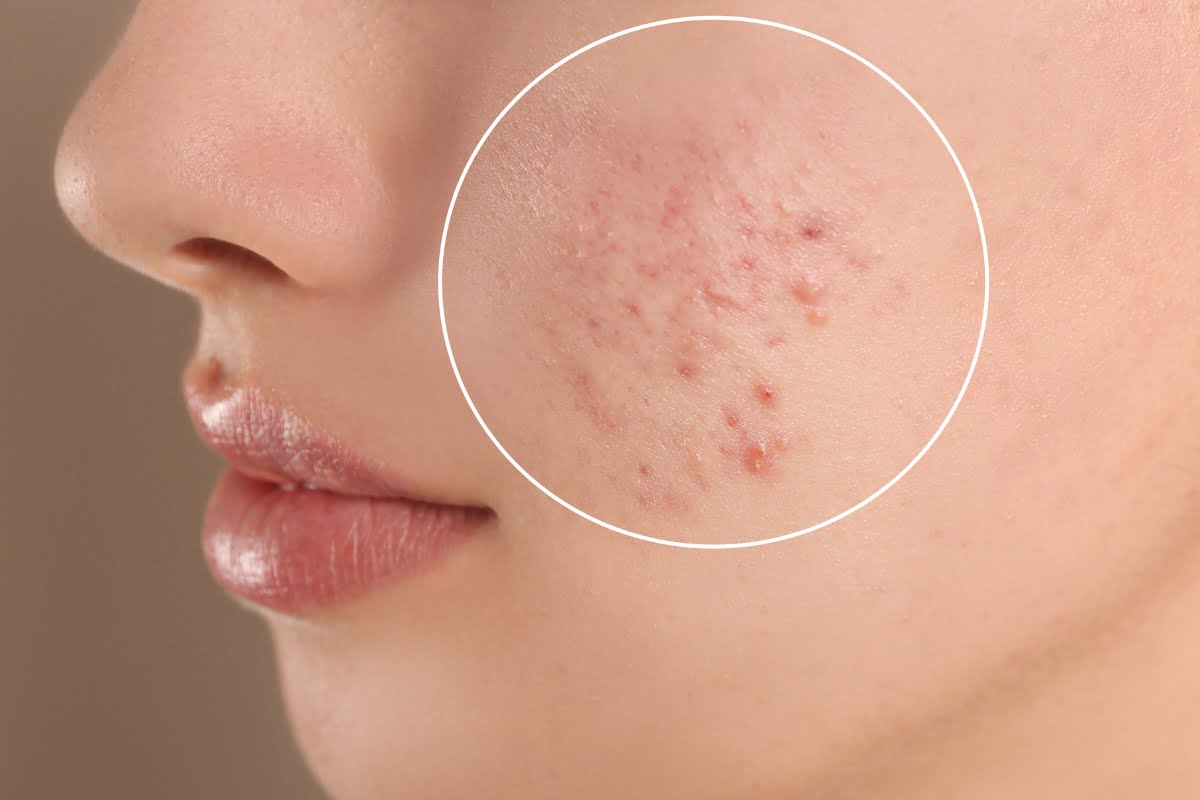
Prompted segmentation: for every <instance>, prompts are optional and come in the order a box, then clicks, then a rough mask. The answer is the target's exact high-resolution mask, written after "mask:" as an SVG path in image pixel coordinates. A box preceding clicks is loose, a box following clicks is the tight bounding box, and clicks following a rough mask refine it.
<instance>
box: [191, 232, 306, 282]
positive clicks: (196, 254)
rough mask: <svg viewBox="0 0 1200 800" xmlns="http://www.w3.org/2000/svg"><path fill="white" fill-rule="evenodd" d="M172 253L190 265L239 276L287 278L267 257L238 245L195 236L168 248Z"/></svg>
mask: <svg viewBox="0 0 1200 800" xmlns="http://www.w3.org/2000/svg"><path fill="white" fill-rule="evenodd" d="M172 254H173V255H174V256H175V257H176V258H177V259H179V260H181V261H184V262H186V263H187V264H188V265H189V266H190V267H192V268H194V269H202V270H205V271H209V272H212V273H217V274H219V275H228V276H230V277H237V278H240V279H241V280H247V279H248V280H268V281H273V282H275V281H287V280H289V276H288V274H287V273H286V272H284V271H283V270H282V269H280V268H279V267H277V266H276V265H275V264H274V263H273V262H271V261H270V260H268V259H266V258H264V257H262V256H260V255H259V254H258V253H256V252H254V251H253V250H250V249H248V248H245V247H242V246H241V245H236V244H233V243H232V242H227V241H225V240H223V239H214V238H211V237H208V236H199V237H196V238H193V239H188V240H187V241H186V242H181V243H180V244H177V245H175V247H173V248H172Z"/></svg>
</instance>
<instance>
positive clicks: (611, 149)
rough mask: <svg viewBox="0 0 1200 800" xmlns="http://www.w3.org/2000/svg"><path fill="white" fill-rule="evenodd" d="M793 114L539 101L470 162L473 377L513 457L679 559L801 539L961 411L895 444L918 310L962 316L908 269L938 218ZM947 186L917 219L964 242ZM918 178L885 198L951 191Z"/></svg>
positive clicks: (773, 96)
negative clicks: (621, 113) (554, 107)
mask: <svg viewBox="0 0 1200 800" xmlns="http://www.w3.org/2000/svg"><path fill="white" fill-rule="evenodd" d="M797 100H798V98H794V97H793V98H787V97H783V96H781V94H780V92H779V90H778V89H773V88H771V87H770V85H769V84H768V88H766V89H763V90H760V91H756V92H750V93H734V94H731V95H729V96H727V97H720V98H718V99H714V98H713V97H708V98H707V99H706V101H705V102H700V103H698V104H694V105H691V106H689V107H687V108H686V109H680V108H676V107H673V106H670V105H669V104H667V106H665V107H664V108H663V109H660V110H653V109H651V110H645V109H639V111H638V113H635V114H630V115H627V116H626V117H625V118H623V119H622V121H621V122H618V123H614V124H608V123H606V121H605V119H606V118H605V116H604V115H603V114H597V115H594V116H593V115H592V114H590V113H586V112H585V113H581V114H579V115H578V116H576V117H575V118H572V119H569V120H566V121H562V120H564V117H565V116H566V115H564V114H563V113H562V112H561V111H558V112H555V111H549V110H547V109H545V108H543V109H541V110H540V111H538V110H536V109H537V107H536V104H535V105H533V107H531V108H530V109H529V110H527V111H526V112H525V113H524V114H516V115H515V116H514V118H512V119H511V120H506V123H509V122H511V123H512V124H511V127H510V128H502V129H498V131H497V133H496V134H495V135H494V137H493V140H491V141H489V144H488V146H487V147H485V149H484V151H482V152H481V156H480V158H479V159H478V160H477V162H476V164H475V165H474V167H473V171H472V173H471V175H470V177H469V178H468V183H467V184H465V185H464V189H463V193H462V196H461V197H460V201H459V208H458V209H456V212H455V221H454V226H453V228H452V235H451V236H450V237H449V239H448V244H447V260H446V276H447V277H446V281H447V283H446V285H447V289H446V292H447V310H448V316H447V319H448V324H449V327H450V335H451V341H452V343H453V344H454V346H455V351H456V357H457V360H458V364H459V367H460V370H461V372H462V375H463V378H464V381H465V383H466V386H467V389H468V391H469V392H470V393H471V395H472V399H473V401H474V402H475V403H476V405H477V408H478V409H479V411H480V413H481V415H482V416H483V418H484V421H485V422H486V423H487V424H488V426H489V428H490V429H491V430H492V432H493V433H494V434H495V435H496V436H497V438H498V440H499V441H500V443H501V444H502V445H503V446H504V447H505V448H506V449H507V450H508V451H509V453H510V454H511V455H513V457H514V458H516V459H517V461H518V462H519V463H521V465H522V466H523V467H524V468H525V469H527V470H528V471H529V472H530V473H531V474H532V475H533V476H534V477H535V478H536V479H537V480H539V481H540V482H541V483H543V484H544V485H546V486H547V487H548V488H550V489H551V490H552V491H554V492H556V493H557V494H559V495H560V496H561V497H563V499H565V500H567V501H568V502H571V503H572V504H574V505H576V506H578V507H580V508H582V510H584V511H587V512H588V513H591V514H594V515H596V516H599V517H600V518H602V519H604V520H605V521H607V522H610V523H613V524H616V525H619V526H622V527H626V528H630V529H632V530H635V531H637V532H639V533H646V534H649V535H654V536H663V537H664V538H672V539H685V540H687V539H697V540H713V541H716V540H722V539H725V540H730V539H741V540H747V539H750V538H761V537H763V536H769V535H778V534H780V533H786V532H788V531H790V530H797V529H799V528H801V527H805V526H806V525H811V524H814V523H816V522H819V521H820V520H821V519H823V518H825V517H828V516H830V515H833V514H836V513H838V512H839V511H841V510H843V509H844V508H846V507H848V506H849V505H852V504H853V503H854V502H857V501H858V500H860V499H861V498H862V497H864V496H866V494H869V493H870V491H873V490H874V488H876V487H877V486H878V485H880V484H882V483H883V482H885V481H886V480H887V479H888V478H889V477H890V476H891V474H894V473H895V472H896V471H898V470H899V469H900V468H902V466H903V465H904V463H906V462H907V460H908V459H910V458H911V457H912V455H914V454H915V452H916V450H917V449H919V447H920V444H921V443H922V442H921V439H922V437H924V438H927V437H928V436H929V435H930V434H931V433H932V431H933V428H934V427H935V424H930V423H931V422H934V423H935V422H936V421H935V418H934V417H935V415H934V413H933V411H932V409H933V408H934V407H935V406H936V405H937V404H938V403H940V404H941V405H942V407H943V408H948V407H949V403H950V401H951V400H952V399H953V391H950V389H951V388H957V387H956V386H953V383H952V382H945V383H943V384H941V385H939V386H938V387H936V390H934V391H932V392H931V393H930V399H929V409H923V408H922V409H919V410H918V411H917V412H916V416H917V418H910V419H906V420H904V424H903V425H901V426H900V427H899V428H897V429H895V430H894V431H892V432H889V433H886V434H881V431H880V427H879V426H880V423H886V422H888V421H889V419H890V418H891V417H894V416H896V415H897V414H898V413H899V410H902V409H904V407H905V404H906V403H907V404H908V407H909V408H910V409H913V408H916V407H918V406H921V405H922V403H924V400H925V398H922V403H914V398H913V397H912V396H911V394H906V393H905V392H907V390H906V389H904V388H902V387H901V384H902V383H904V379H906V378H907V374H906V375H905V376H904V378H901V376H900V375H899V374H898V373H897V372H896V367H897V365H903V364H905V363H906V353H908V352H909V351H910V350H911V349H912V348H914V347H918V346H919V345H920V342H921V339H922V337H921V336H920V335H917V334H916V332H911V333H912V335H906V332H905V326H906V325H909V326H911V325H912V324H913V320H912V319H911V315H909V314H908V312H909V311H910V310H911V308H913V307H914V305H919V304H921V303H925V304H926V305H928V304H931V303H932V304H933V305H937V304H938V303H941V304H942V305H943V306H945V305H946V304H947V302H948V301H947V300H945V299H941V300H939V299H938V298H939V296H940V295H939V293H940V292H942V290H943V289H944V287H943V286H941V285H940V282H939V281H938V280H936V279H934V280H930V279H929V277H928V276H924V277H922V276H912V275H911V274H910V273H909V272H908V271H906V270H905V269H904V268H903V264H902V262H903V261H904V260H905V259H906V254H907V253H910V252H911V250H912V247H911V243H910V244H908V245H906V244H905V242H904V241H898V242H897V241H893V240H891V239H890V238H889V237H890V234H891V232H892V231H891V228H892V227H897V228H898V229H900V230H907V229H908V228H911V227H913V225H914V224H915V223H916V222H917V221H918V220H917V216H920V215H917V216H911V217H910V218H907V219H902V220H901V225H896V224H895V223H896V220H894V219H892V218H890V217H889V218H888V219H887V220H886V221H881V217H884V216H889V214H890V212H888V211H887V209H888V208H889V207H891V206H894V205H895V200H894V193H893V194H891V195H890V194H889V186H888V184H889V181H888V180H886V179H885V180H882V181H881V179H880V177H879V175H880V174H881V173H880V170H879V169H878V168H876V167H875V166H873V165H874V164H876V163H877V162H878V161H879V155H878V154H877V153H872V152H871V142H870V141H868V140H866V139H862V138H861V137H860V138H856V137H854V136H852V135H847V134H846V133H845V130H844V129H845V126H846V124H847V120H846V119H844V118H842V116H843V115H841V114H839V113H837V112H836V111H830V110H824V111H818V110H815V109H818V108H821V106H820V105H818V98H816V97H813V96H808V97H806V98H804V100H805V101H806V102H804V103H801V104H800V105H799V107H800V108H802V109H804V111H805V114H804V115H803V118H802V119H785V120H783V121H782V122H781V119H780V115H779V113H778V110H779V107H787V106H786V105H785V104H784V101H791V102H795V101H797ZM792 107H796V106H792ZM885 107H888V108H892V109H894V105H889V106H885ZM910 117H911V118H912V119H913V121H912V122H910V123H907V124H909V125H911V126H912V127H913V128H916V126H917V125H919V124H923V123H921V121H920V119H919V117H918V116H917V115H916V114H915V112H912V113H911V114H910ZM884 118H885V119H886V118H887V115H886V114H885V115H884ZM547 119H549V120H560V121H562V122H561V123H560V124H558V125H551V126H547V125H546V124H545V122H544V120H547ZM539 120H542V122H540V123H539ZM530 131H540V133H533V134H531V133H530ZM876 135H877V134H876ZM871 138H872V137H867V139H871ZM927 138H928V139H930V140H933V141H934V142H935V143H936V140H935V139H934V137H933V134H932V133H931V132H929V133H927ZM942 157H943V158H945V160H946V161H947V162H948V161H949V159H948V158H947V157H945V154H944V153H943V154H942ZM924 158H926V157H923V158H922V159H918V160H920V161H923V160H924ZM934 174H935V177H934V178H933V179H932V180H933V181H934V183H935V185H936V189H935V191H934V192H933V197H934V198H935V200H934V201H932V202H930V201H928V199H927V198H925V195H921V196H922V198H924V199H923V200H922V201H921V202H919V203H918V202H914V203H912V204H910V205H907V206H906V208H907V209H912V208H918V207H920V208H922V209H923V211H922V213H929V208H927V207H926V206H931V207H932V214H933V215H939V214H943V213H953V214H954V218H953V222H955V223H962V222H964V221H967V218H966V217H965V216H964V215H963V214H962V207H963V206H964V205H965V193H963V192H962V188H961V184H959V185H958V186H957V187H956V186H955V185H954V183H953V181H952V180H951V179H952V177H953V176H952V175H949V174H948V173H947V172H946V171H945V170H944V169H943V170H934ZM868 175H869V176H870V177H867V176H868ZM912 182H913V179H912V178H911V176H902V175H894V176H893V177H892V178H891V179H890V185H891V186H890V188H891V189H893V190H895V189H903V190H905V191H913V190H914V189H915V191H918V192H919V191H923V190H927V189H928V186H927V184H928V183H929V182H930V181H929V179H928V178H926V179H922V180H918V181H917V184H918V185H917V186H915V187H913V186H910V185H909V184H911V183H912ZM956 191H957V194H956V193H955V192H956ZM960 195H961V196H960ZM949 197H954V198H955V200H953V201H950V200H947V199H942V198H949ZM947 204H949V205H952V206H953V207H954V211H953V212H948V209H947ZM946 223H947V220H945V219H940V220H938V225H939V226H941V228H942V229H945V227H946ZM900 238H901V239H903V237H900ZM958 272H959V275H958V281H959V284H961V285H965V284H966V283H969V281H963V280H962V277H963V275H966V274H969V272H967V271H966V270H962V269H960V270H959V271H958ZM952 295H953V293H952ZM953 297H954V299H952V300H950V301H949V302H950V303H951V304H954V305H956V306H957V305H959V304H960V299H959V298H958V296H957V295H953ZM468 309H470V311H471V312H472V313H470V314H468V313H467V310H468ZM927 310H928V309H927ZM956 310H957V309H956ZM959 316H961V315H959ZM961 333H962V331H961V330H960V331H957V332H956V334H961ZM958 339H959V341H957V342H955V344H954V347H955V348H956V349H957V352H956V354H955V355H954V356H952V357H951V362H952V363H954V364H956V365H957V364H958V362H957V361H956V359H961V360H963V361H965V356H968V355H969V348H968V346H967V337H962V336H958ZM908 362H909V363H911V359H908ZM958 380H959V381H961V375H960V376H959V378H958ZM864 387H865V388H864ZM898 407H899V410H898ZM911 413H912V412H910V417H911ZM943 413H944V411H943ZM781 498H782V501H781ZM816 515H821V516H816ZM731 529H736V530H731Z"/></svg>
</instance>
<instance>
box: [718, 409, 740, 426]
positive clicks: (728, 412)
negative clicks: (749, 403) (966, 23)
mask: <svg viewBox="0 0 1200 800" xmlns="http://www.w3.org/2000/svg"><path fill="white" fill-rule="evenodd" d="M722 415H723V416H724V418H725V424H726V425H727V426H729V427H730V428H737V427H739V426H740V425H741V424H742V418H741V417H739V416H738V413H737V412H736V411H734V410H733V409H732V408H726V409H723V411H722Z"/></svg>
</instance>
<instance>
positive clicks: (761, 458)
mask: <svg viewBox="0 0 1200 800" xmlns="http://www.w3.org/2000/svg"><path fill="white" fill-rule="evenodd" d="M786 450H787V440H786V439H784V438H782V437H780V436H774V437H771V438H769V439H759V440H756V441H751V442H748V443H747V444H746V445H745V446H744V447H743V448H742V467H743V469H744V470H745V471H746V472H747V473H749V474H751V475H764V474H767V473H771V472H774V471H775V469H776V468H777V467H778V465H779V458H780V456H782V455H783V453H784V452H786Z"/></svg>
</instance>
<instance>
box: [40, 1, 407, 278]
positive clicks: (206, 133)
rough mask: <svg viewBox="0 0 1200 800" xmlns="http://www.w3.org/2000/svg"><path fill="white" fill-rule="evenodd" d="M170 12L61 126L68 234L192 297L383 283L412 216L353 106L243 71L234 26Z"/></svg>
mask: <svg viewBox="0 0 1200 800" xmlns="http://www.w3.org/2000/svg"><path fill="white" fill-rule="evenodd" d="M173 8H175V7H174V4H155V3H146V4H143V5H142V6H139V10H138V12H137V13H136V14H135V17H134V19H133V20H132V21H131V23H130V25H129V26H128V27H127V29H126V31H125V33H124V36H123V38H122V40H121V41H120V42H119V43H118V45H117V47H116V48H115V49H114V51H113V53H112V55H111V56H110V57H109V59H108V61H107V62H106V63H105V64H104V66H103V67H102V68H101V70H100V71H99V73H98V74H97V75H96V76H95V77H94V78H93V79H92V82H91V84H90V85H89V86H88V88H87V90H86V91H85V92H84V94H83V96H82V97H80V99H79V100H78V102H77V103H76V106H75V109H74V110H73V111H72V113H71V116H70V117H69V119H68V120H67V123H66V125H65V126H64V128H63V133H62V135H61V137H60V140H59V145H58V150H57V153H56V156H55V161H54V186H55V192H56V194H57V197H58V202H59V205H60V206H61V208H62V210H63V212H64V214H65V215H66V217H67V219H68V220H69V222H70V223H71V224H72V225H73V226H74V227H75V228H76V230H78V232H79V233H80V235H81V236H82V237H83V238H84V239H85V240H86V241H87V242H88V243H89V244H91V245H92V246H93V247H95V248H96V249H98V250H100V251H101V252H103V253H105V254H106V255H108V256H109V257H110V258H112V259H114V260H115V261H117V262H119V263H122V264H124V265H126V266H129V267H132V268H134V269H136V270H138V271H140V272H143V273H145V274H147V275H149V276H151V277H153V278H155V279H156V280H159V281H161V282H163V283H166V284H168V285H170V286H173V287H175V288H178V289H182V290H184V291H186V292H188V293H191V294H195V295H203V294H205V293H209V292H214V291H217V290H219V289H220V288H222V287H225V286H228V285H229V284H230V282H242V283H245V282H247V281H261V280H264V279H267V280H280V279H286V280H287V281H291V282H294V283H296V284H299V285H303V286H306V287H310V288H320V289H329V290H334V289H336V290H344V289H348V288H351V287H354V286H359V287H361V286H362V285H364V284H366V285H376V281H377V280H378V279H379V278H380V277H382V275H381V273H382V271H383V270H384V268H385V264H386V261H385V258H384V257H385V256H390V255H391V248H392V246H393V245H394V244H395V239H396V238H398V234H396V232H395V231H394V228H395V227H396V226H395V224H394V221H395V217H397V216H404V215H403V213H401V211H402V210H398V209H397V208H395V207H393V206H389V205H388V197H389V195H388V193H387V191H386V189H385V187H386V185H387V181H385V180H384V179H383V177H382V176H381V175H380V174H379V167H378V163H377V160H376V157H377V156H378V154H377V153H372V152H371V151H370V149H369V148H368V142H369V141H370V137H369V136H368V135H367V134H368V132H367V131H366V130H365V126H364V124H363V122H362V120H361V119H359V118H357V117H356V114H355V112H356V110H358V109H357V107H354V106H351V105H349V104H345V105H342V106H338V105H336V104H329V103H326V104H316V103H313V102H312V100H311V98H312V97H318V96H328V95H329V93H330V91H331V89H330V86H329V85H327V84H328V82H330V81H333V80H336V78H334V77H333V76H331V74H330V73H329V72H328V71H326V72H322V71H321V70H312V71H306V72H305V73H303V75H302V76H297V77H296V78H295V79H294V80H288V81H286V82H285V81H282V80H279V79H277V78H272V77H270V76H272V75H277V74H289V73H288V72H287V70H286V69H284V67H286V66H287V65H284V64H271V63H259V61H264V62H265V61H269V59H270V56H268V55H261V56H260V57H259V61H255V62H253V64H252V65H247V62H246V61H245V59H246V56H245V55H244V53H242V50H244V48H242V47H240V46H239V43H238V41H237V40H236V35H235V34H231V33H230V32H229V30H239V31H240V30H242V28H241V27H238V26H237V25H236V24H235V23H236V20H234V21H224V20H222V21H217V22H214V23H213V24H214V25H220V26H230V28H229V30H222V29H219V28H209V29H197V28H195V27H194V26H193V27H191V28H189V27H187V26H181V25H180V24H179V23H180V20H178V19H175V18H173V17H172V16H171V14H172V13H174V12H173V11H172V9H173ZM248 8H250V10H249V11H245V12H239V13H251V12H252V11H253V8H252V7H248ZM143 9H145V10H143ZM247 30H248V31H249V32H246V33H244V34H240V35H244V36H250V35H255V34H253V33H252V31H254V30H255V29H254V28H253V27H250V28H248V29H247ZM218 43H220V44H218ZM280 50H281V51H286V48H283V47H280ZM280 57H281V58H282V57H283V56H280ZM238 59H241V60H240V61H239V60H238ZM239 68H240V69H242V70H243V71H242V72H240V73H238V75H237V78H238V79H237V80H231V79H230V75H229V73H230V72H231V71H235V70H236V69H239ZM265 89H269V90H270V91H272V92H273V93H274V94H273V95H268V94H266V93H265V91H264V90H265ZM268 98H269V99H268ZM393 161H394V159H393Z"/></svg>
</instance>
